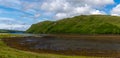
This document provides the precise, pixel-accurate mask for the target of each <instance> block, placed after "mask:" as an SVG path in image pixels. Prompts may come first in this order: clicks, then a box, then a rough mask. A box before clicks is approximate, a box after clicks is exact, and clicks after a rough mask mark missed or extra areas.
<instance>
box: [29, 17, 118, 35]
mask: <svg viewBox="0 0 120 58" xmlns="http://www.w3.org/2000/svg"><path fill="white" fill-rule="evenodd" d="M27 32H28V33H41V34H43V33H45V34H120V17H117V16H108V15H88V16H87V15H81V16H76V17H73V18H65V19H62V20H58V21H44V22H40V23H37V24H33V25H32V26H31V27H30V28H29V29H28V30H27Z"/></svg>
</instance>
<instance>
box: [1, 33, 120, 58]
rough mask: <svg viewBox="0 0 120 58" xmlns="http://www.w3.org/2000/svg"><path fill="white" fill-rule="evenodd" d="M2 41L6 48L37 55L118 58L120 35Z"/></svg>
mask: <svg viewBox="0 0 120 58" xmlns="http://www.w3.org/2000/svg"><path fill="white" fill-rule="evenodd" d="M40 36H41V37H34V36H31V37H29V36H28V37H14V38H5V39H2V40H3V41H4V42H5V43H6V44H7V45H8V46H10V47H12V48H16V49H20V50H25V51H32V52H37V53H55V54H64V55H82V56H101V57H120V56H119V55H120V35H62V34H59V35H53V34H51V35H44V36H43V35H40Z"/></svg>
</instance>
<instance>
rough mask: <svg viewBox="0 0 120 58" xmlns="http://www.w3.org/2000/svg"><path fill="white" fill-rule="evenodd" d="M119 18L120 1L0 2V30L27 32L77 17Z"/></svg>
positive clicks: (53, 0) (35, 0)
mask: <svg viewBox="0 0 120 58" xmlns="http://www.w3.org/2000/svg"><path fill="white" fill-rule="evenodd" d="M96 14H100V15H112V16H120V0H0V29H11V30H27V29H28V28H29V27H30V26H31V25H32V24H35V23H38V22H42V21H45V20H51V21H55V20H60V19H63V18H68V17H74V16H78V15H96Z"/></svg>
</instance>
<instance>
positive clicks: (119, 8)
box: [111, 4, 120, 16]
mask: <svg viewBox="0 0 120 58" xmlns="http://www.w3.org/2000/svg"><path fill="white" fill-rule="evenodd" d="M111 15H115V16H120V4H118V5H117V6H116V7H114V8H113V9H112V10H111Z"/></svg>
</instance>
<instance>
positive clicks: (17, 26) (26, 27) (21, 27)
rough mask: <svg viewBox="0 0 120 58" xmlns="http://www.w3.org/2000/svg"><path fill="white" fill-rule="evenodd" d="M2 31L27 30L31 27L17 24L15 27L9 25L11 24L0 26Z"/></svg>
mask: <svg viewBox="0 0 120 58" xmlns="http://www.w3.org/2000/svg"><path fill="white" fill-rule="evenodd" d="M0 26H1V27H0V29H9V30H23V31H25V30H27V29H28V28H29V27H30V25H21V24H15V25H9V24H0Z"/></svg>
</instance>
